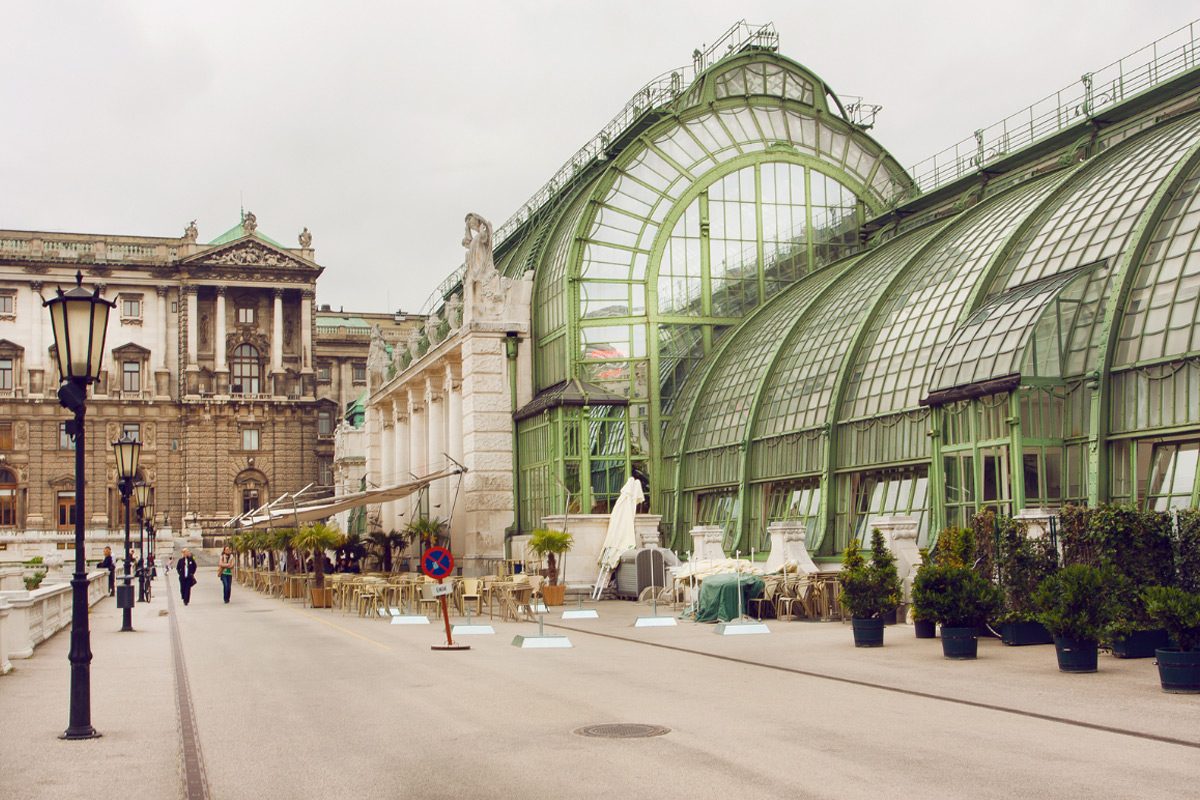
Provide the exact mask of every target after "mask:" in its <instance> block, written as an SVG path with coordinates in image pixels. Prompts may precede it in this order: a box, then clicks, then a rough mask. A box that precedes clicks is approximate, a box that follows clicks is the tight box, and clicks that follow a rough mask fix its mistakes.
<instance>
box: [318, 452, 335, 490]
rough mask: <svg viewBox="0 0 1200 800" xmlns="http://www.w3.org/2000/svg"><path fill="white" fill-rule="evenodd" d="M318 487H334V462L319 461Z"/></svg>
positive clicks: (324, 459)
mask: <svg viewBox="0 0 1200 800" xmlns="http://www.w3.org/2000/svg"><path fill="white" fill-rule="evenodd" d="M317 485H319V486H332V485H333V462H332V461H331V460H330V459H328V458H322V459H318V461H317Z"/></svg>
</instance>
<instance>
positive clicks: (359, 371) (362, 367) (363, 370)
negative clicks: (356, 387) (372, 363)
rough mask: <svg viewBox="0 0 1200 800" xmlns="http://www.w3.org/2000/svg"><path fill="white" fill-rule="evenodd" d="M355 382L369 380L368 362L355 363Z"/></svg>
mask: <svg viewBox="0 0 1200 800" xmlns="http://www.w3.org/2000/svg"><path fill="white" fill-rule="evenodd" d="M354 382H355V383H366V382H367V365H366V364H363V363H355V364H354Z"/></svg>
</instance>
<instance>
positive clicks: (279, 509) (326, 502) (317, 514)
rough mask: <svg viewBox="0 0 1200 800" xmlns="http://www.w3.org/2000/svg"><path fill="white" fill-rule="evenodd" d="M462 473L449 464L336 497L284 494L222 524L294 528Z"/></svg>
mask: <svg viewBox="0 0 1200 800" xmlns="http://www.w3.org/2000/svg"><path fill="white" fill-rule="evenodd" d="M463 472H466V469H465V468H463V467H453V468H451V469H446V470H443V471H441V472H435V473H432V474H430V475H425V476H423V477H421V478H416V479H414V480H411V481H409V482H407V483H397V484H395V485H393V486H385V487H382V488H379V489H369V490H367V491H365V492H355V493H354V494H344V495H341V496H339V497H327V498H323V499H321V500H309V501H305V502H297V503H295V505H293V504H292V502H290V496H288V495H284V496H283V497H281V498H279V499H278V500H276V501H275V502H273V503H271V504H270V505H269V506H266V507H264V508H260V509H258V510H256V511H254V512H253V513H250V514H243V515H241V516H238V517H234V518H233V519H231V520H229V522H227V523H225V526H226V527H232V528H237V529H238V530H243V531H249V530H263V529H266V528H272V527H298V526H300V525H303V524H304V523H306V522H316V521H317V520H321V519H326V518H327V517H332V516H333V515H334V514H339V513H341V512H343V511H348V510H350V509H352V508H357V507H358V506H366V505H375V504H377V503H389V502H391V501H393V500H400V499H401V498H404V497H408V496H409V495H410V494H413V493H415V492H419V491H420V490H421V489H424V488H425V487H426V486H428V485H429V484H431V483H432V482H434V481H436V480H438V479H439V478H446V477H449V476H451V475H461V474H462V473H463Z"/></svg>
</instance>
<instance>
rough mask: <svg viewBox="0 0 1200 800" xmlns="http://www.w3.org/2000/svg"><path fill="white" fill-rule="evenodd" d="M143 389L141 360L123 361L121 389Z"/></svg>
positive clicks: (136, 390) (132, 390) (126, 390)
mask: <svg viewBox="0 0 1200 800" xmlns="http://www.w3.org/2000/svg"><path fill="white" fill-rule="evenodd" d="M141 390H142V364H141V362H140V361H122V362H121V391H122V392H140V391H141Z"/></svg>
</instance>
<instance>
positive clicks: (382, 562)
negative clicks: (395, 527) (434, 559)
mask: <svg viewBox="0 0 1200 800" xmlns="http://www.w3.org/2000/svg"><path fill="white" fill-rule="evenodd" d="M367 541H368V542H370V544H371V546H372V547H374V548H375V552H376V554H377V555H378V557H379V566H380V569H382V570H383V571H384V572H391V571H392V566H393V565H394V563H395V559H394V558H393V553H394V552H395V551H396V550H403V549H404V548H405V546H406V545H407V544H408V541H409V539H408V537H407V536H406V535H404V534H403V533H400V532H398V531H389V532H387V533H384V532H383V531H376V532H375V533H372V534H371V535H370V536H368V537H367Z"/></svg>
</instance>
